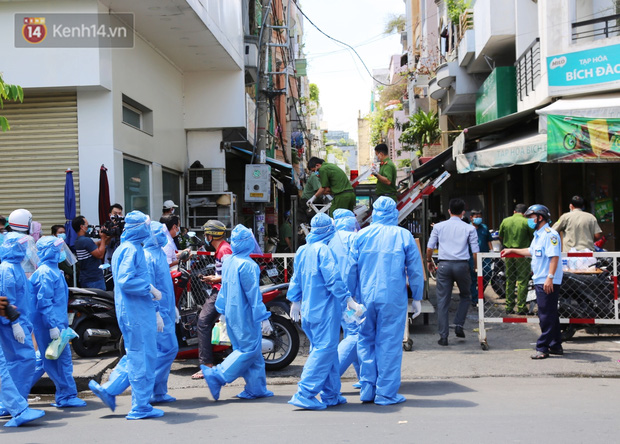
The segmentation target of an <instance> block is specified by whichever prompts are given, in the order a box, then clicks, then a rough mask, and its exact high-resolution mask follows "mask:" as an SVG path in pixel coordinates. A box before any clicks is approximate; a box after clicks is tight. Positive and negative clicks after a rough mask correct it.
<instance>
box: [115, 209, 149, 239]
mask: <svg viewBox="0 0 620 444" xmlns="http://www.w3.org/2000/svg"><path fill="white" fill-rule="evenodd" d="M150 224H151V219H150V218H149V217H148V216H147V215H146V214H144V213H143V212H141V211H132V212H131V213H129V214H128V215H127V216H126V217H125V229H124V230H123V234H122V235H121V242H125V241H129V242H136V243H142V242H144V241H146V240H147V239H148V238H149V236H150V235H151V225H150Z"/></svg>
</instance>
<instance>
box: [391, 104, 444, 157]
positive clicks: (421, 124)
mask: <svg viewBox="0 0 620 444" xmlns="http://www.w3.org/2000/svg"><path fill="white" fill-rule="evenodd" d="M402 128H403V133H402V134H401V135H400V137H399V138H398V140H399V141H400V143H402V144H403V149H405V150H407V151H414V150H417V151H418V152H421V151H422V148H423V147H424V146H430V145H433V144H434V143H436V142H438V141H439V139H440V138H441V130H440V129H439V116H438V115H437V113H436V112H434V111H429V112H428V113H426V112H424V111H423V110H421V109H420V110H418V112H417V113H415V114H413V115H412V116H410V117H409V121H408V122H405V123H404V124H403V125H402ZM418 155H419V154H418Z"/></svg>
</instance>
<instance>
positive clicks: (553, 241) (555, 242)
mask: <svg viewBox="0 0 620 444" xmlns="http://www.w3.org/2000/svg"><path fill="white" fill-rule="evenodd" d="M557 244H558V237H557V236H551V245H553V246H556V245H557Z"/></svg>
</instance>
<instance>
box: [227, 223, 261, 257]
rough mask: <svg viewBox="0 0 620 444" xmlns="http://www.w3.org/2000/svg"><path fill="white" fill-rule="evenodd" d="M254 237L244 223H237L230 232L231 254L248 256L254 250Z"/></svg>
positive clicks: (255, 243)
mask: <svg viewBox="0 0 620 444" xmlns="http://www.w3.org/2000/svg"><path fill="white" fill-rule="evenodd" d="M256 245H257V242H256V239H254V234H252V231H250V229H249V228H247V227H245V226H244V225H241V224H239V225H237V226H236V227H235V228H234V229H233V230H232V233H231V234H230V248H231V249H232V252H233V254H236V255H239V256H249V255H250V254H252V253H254V252H255V250H256Z"/></svg>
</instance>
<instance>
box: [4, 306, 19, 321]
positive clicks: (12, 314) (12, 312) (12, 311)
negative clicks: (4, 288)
mask: <svg viewBox="0 0 620 444" xmlns="http://www.w3.org/2000/svg"><path fill="white" fill-rule="evenodd" d="M4 311H5V312H6V317H7V318H8V319H9V321H11V322H15V321H16V320H17V319H19V317H20V316H21V313H20V312H19V311H17V309H16V308H15V307H13V306H12V305H11V304H9V305H7V306H6V308H5V309H4Z"/></svg>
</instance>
